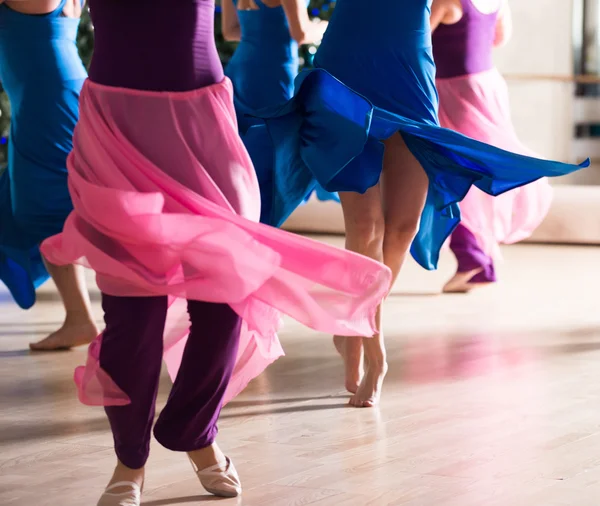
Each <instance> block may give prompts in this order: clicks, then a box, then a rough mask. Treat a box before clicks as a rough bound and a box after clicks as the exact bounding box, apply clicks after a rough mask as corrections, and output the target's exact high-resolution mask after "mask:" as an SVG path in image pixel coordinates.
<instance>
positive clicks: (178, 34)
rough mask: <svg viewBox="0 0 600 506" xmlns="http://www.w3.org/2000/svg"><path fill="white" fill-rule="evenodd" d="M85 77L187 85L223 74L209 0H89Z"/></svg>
mask: <svg viewBox="0 0 600 506" xmlns="http://www.w3.org/2000/svg"><path fill="white" fill-rule="evenodd" d="M89 5H90V14H91V16H92V21H93V22H94V27H95V44H94V55H93V57H92V63H91V67H90V72H89V76H90V79H91V80H92V81H94V82H96V83H99V84H104V85H106V86H117V87H122V88H130V89H137V90H148V91H189V90H193V89H197V88H201V87H203V86H209V85H211V84H215V83H217V82H220V81H221V80H222V79H223V67H222V66H221V62H220V60H219V54H218V53H217V48H216V46H215V41H214V7H215V5H214V0H177V1H176V2H165V1H164V0H89Z"/></svg>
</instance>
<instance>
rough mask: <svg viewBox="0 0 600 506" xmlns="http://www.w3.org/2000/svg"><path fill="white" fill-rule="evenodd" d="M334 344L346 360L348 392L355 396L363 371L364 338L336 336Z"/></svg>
mask: <svg viewBox="0 0 600 506" xmlns="http://www.w3.org/2000/svg"><path fill="white" fill-rule="evenodd" d="M333 344H334V345H335V349H336V350H337V351H338V353H339V354H340V355H341V356H342V359H343V360H344V369H345V375H346V381H345V386H346V390H348V392H350V393H351V394H355V393H356V392H357V390H358V385H359V384H360V380H361V377H362V370H363V362H362V361H363V347H362V337H343V336H334V337H333Z"/></svg>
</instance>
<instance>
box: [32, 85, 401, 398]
mask: <svg viewBox="0 0 600 506" xmlns="http://www.w3.org/2000/svg"><path fill="white" fill-rule="evenodd" d="M68 170H69V189H70V192H71V196H72V199H73V204H74V209H75V210H74V211H73V213H72V214H71V215H70V216H69V218H68V219H67V221H66V224H65V227H64V230H63V232H62V233H61V234H59V235H57V236H54V237H51V238H50V239H48V240H47V241H45V242H44V243H43V245H42V251H43V253H44V255H45V256H46V258H47V259H48V260H49V261H50V262H52V263H54V264H58V265H65V264H71V263H76V264H82V265H85V266H87V267H89V268H91V269H93V270H94V271H96V276H97V283H98V286H99V287H100V289H101V290H102V291H103V292H104V293H107V294H109V295H115V296H153V295H167V296H169V297H170V302H171V305H170V308H169V315H168V321H167V330H166V332H165V360H166V362H167V366H168V369H169V372H170V374H171V376H172V377H174V376H175V375H176V374H177V370H178V368H179V364H180V361H181V356H182V352H183V348H184V345H185V339H186V338H187V333H188V327H189V322H188V318H187V313H186V310H185V299H192V300H203V301H209V302H218V303H226V304H229V305H230V306H231V307H232V308H233V309H234V310H235V311H236V312H237V313H238V314H239V315H240V316H241V317H242V319H243V326H242V327H243V328H242V334H241V338H240V351H239V355H238V362H237V364H236V369H235V372H234V376H233V378H232V380H231V383H230V386H229V391H228V393H227V396H226V397H227V398H226V400H230V399H231V398H232V397H233V396H235V395H236V394H237V393H239V392H240V391H241V390H242V389H243V388H244V387H245V386H246V385H247V383H248V382H249V381H250V380H252V379H253V378H254V377H256V376H257V375H259V374H260V373H261V372H262V371H263V370H264V369H265V368H266V367H267V366H268V365H269V364H270V363H272V362H273V361H274V360H276V359H277V358H278V357H280V356H281V355H282V354H283V350H282V348H281V345H280V343H279V340H278V338H277V334H276V331H277V329H278V328H279V327H280V324H281V317H282V315H288V316H290V317H292V318H294V319H296V320H297V321H299V322H301V323H303V324H305V325H306V326H308V327H311V328H313V329H316V330H319V331H322V332H327V333H330V334H341V335H362V336H371V335H373V334H374V333H375V331H376V328H375V312H376V308H377V306H378V305H379V304H380V303H381V301H382V300H383V298H384V297H385V296H386V294H387V292H388V289H389V284H390V279H391V274H390V271H389V270H388V269H387V268H386V267H385V266H383V265H381V264H379V263H378V262H375V261H373V260H370V259H368V258H365V257H362V256H360V255H357V254H354V253H351V252H348V251H344V250H341V249H338V248H334V247H331V246H327V245H325V244H322V243H319V242H316V241H312V240H309V239H306V238H303V237H299V236H296V235H293V234H290V233H288V232H284V231H282V230H278V229H275V228H272V227H268V226H265V225H262V224H259V223H257V221H258V219H259V215H260V195H259V189H258V183H257V179H256V175H255V173H254V168H253V166H252V163H251V161H250V158H249V157H248V154H247V152H246V150H245V148H244V146H243V144H242V142H241V140H240V138H239V136H238V134H237V124H236V119H235V112H234V109H233V101H232V87H231V83H230V82H229V81H228V80H224V81H223V82H221V83H219V84H216V85H213V86H210V87H207V88H202V89H200V90H196V91H192V92H185V93H170V92H162V93H158V92H143V91H137V90H136V91H134V90H126V89H119V88H111V87H105V86H101V85H98V84H95V83H93V82H91V81H89V80H88V81H87V82H86V84H85V86H84V88H83V90H82V94H81V99H80V120H79V123H78V125H77V127H76V130H75V134H74V147H73V151H72V153H71V155H70V156H69V159H68ZM215 339H218V336H215ZM101 344H102V336H99V337H98V338H97V339H96V341H94V342H93V343H92V344H91V346H90V348H89V353H88V360H87V363H86V365H85V366H84V367H81V368H78V370H77V371H76V374H75V379H76V383H77V386H78V391H79V397H80V399H81V401H82V402H84V403H85V404H91V405H123V404H127V403H128V402H129V399H128V398H127V396H126V394H125V393H124V392H122V391H121V390H120V389H119V388H118V386H117V385H116V384H115V383H114V382H113V381H112V379H111V378H110V377H109V376H108V374H106V372H105V371H103V370H102V368H101V367H100V365H99V362H98V358H99V350H100V347H101Z"/></svg>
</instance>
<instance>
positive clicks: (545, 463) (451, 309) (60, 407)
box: [0, 246, 600, 506]
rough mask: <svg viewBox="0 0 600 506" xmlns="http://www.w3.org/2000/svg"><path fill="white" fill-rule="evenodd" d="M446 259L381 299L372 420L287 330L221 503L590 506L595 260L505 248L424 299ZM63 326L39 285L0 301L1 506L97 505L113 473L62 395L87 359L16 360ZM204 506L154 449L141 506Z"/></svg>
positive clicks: (308, 342) (597, 494)
mask: <svg viewBox="0 0 600 506" xmlns="http://www.w3.org/2000/svg"><path fill="white" fill-rule="evenodd" d="M448 256H449V255H447V254H446V256H445V258H444V261H443V262H442V266H441V269H440V271H439V272H436V273H428V272H425V271H422V270H420V269H418V268H417V267H416V266H415V265H414V264H412V263H411V264H410V265H409V266H408V267H407V269H406V271H405V273H404V275H403V277H402V279H401V280H400V282H399V284H398V286H397V287H396V290H395V293H394V295H393V297H391V298H390V300H389V302H388V304H387V313H386V315H385V329H386V331H387V342H388V346H389V360H390V374H389V377H388V380H387V383H386V385H385V391H384V398H383V402H382V404H381V407H380V409H372V410H369V409H362V410H357V409H352V408H348V407H346V406H345V404H346V402H347V396H346V395H345V394H344V392H343V391H342V389H341V388H340V385H342V369H341V366H340V361H339V360H338V357H337V356H336V355H335V353H334V350H333V347H332V345H331V339H330V337H329V336H326V335H320V334H317V333H315V332H311V331H308V330H306V329H304V328H301V327H300V326H299V325H297V324H295V323H293V322H288V323H287V324H286V327H285V329H284V331H283V332H282V333H281V340H282V341H283V343H284V347H285V348H286V352H287V357H285V358H284V359H281V360H280V361H279V362H278V363H276V364H274V365H273V366H272V367H271V368H270V370H269V371H268V372H267V373H266V374H264V375H263V376H262V377H260V378H258V379H257V380H256V381H255V382H254V383H252V384H251V386H250V387H249V388H248V389H247V390H246V391H245V392H244V393H243V394H242V395H241V396H239V397H238V398H237V399H236V400H235V401H234V402H232V403H231V404H230V405H229V406H227V407H226V408H225V409H224V411H223V415H222V420H221V424H220V428H221V432H220V439H219V441H220V443H221V445H222V447H223V448H224V449H225V450H226V451H227V453H229V454H230V455H231V456H232V457H233V459H234V460H235V462H236V465H237V467H238V470H239V471H240V474H241V476H242V480H243V485H244V489H245V490H244V497H243V499H240V500H239V501H237V500H229V501H224V502H223V504H224V505H227V504H243V505H252V506H271V505H273V506H287V505H290V506H291V505H307V504H315V505H319V506H366V505H373V506H385V505H402V506H404V505H411V506H567V505H568V506H598V504H600V269H599V268H598V262H599V260H600V250H599V249H597V248H592V247H588V248H586V247H548V246H516V247H511V248H507V249H506V250H505V263H504V264H503V265H501V266H500V269H499V270H500V275H501V277H502V281H503V282H502V283H500V284H498V285H497V286H494V287H490V288H486V289H483V290H481V291H480V292H477V293H474V294H471V295H468V296H456V295H453V296H439V295H437V294H436V291H437V290H438V287H439V286H440V285H441V283H442V281H443V280H444V279H445V278H446V276H448V275H449V274H451V272H452V269H453V263H452V261H451V259H450V258H448ZM94 299H95V301H96V304H97V301H98V294H97V291H96V292H94ZM97 315H98V318H100V316H101V313H100V311H99V310H98V312H97ZM61 319H62V312H61V309H60V305H59V301H58V298H57V296H56V294H55V293H54V291H53V288H52V286H48V287H46V288H45V289H44V290H43V291H42V292H41V293H40V297H39V303H38V304H37V306H36V307H35V308H34V309H33V310H31V311H28V312H22V311H19V310H17V309H16V308H15V306H14V305H13V304H12V303H11V302H10V300H9V298H8V296H7V294H6V293H0V375H1V380H0V505H2V506H9V505H10V506H95V504H96V500H97V498H98V496H99V494H100V492H101V490H102V489H103V487H104V485H105V483H106V481H107V479H108V477H109V474H110V473H111V470H112V466H113V464H114V456H113V453H112V450H111V436H110V432H109V429H108V425H107V422H106V419H105V417H104V413H103V411H102V410H101V409H96V408H89V407H85V406H82V405H80V404H79V403H78V401H77V399H76V397H75V395H74V389H73V385H72V382H71V376H72V372H73V368H74V367H75V366H76V365H78V364H81V363H83V361H84V356H85V351H84V350H77V351H73V352H64V353H55V354H30V353H29V352H28V351H26V345H27V343H28V341H30V340H33V339H38V338H40V337H42V336H43V335H44V334H46V333H47V332H49V331H51V330H53V329H55V328H56V327H57V326H58V325H59V323H60V322H61ZM168 388H169V382H168V379H167V377H166V376H165V377H164V378H163V382H162V388H161V399H160V402H161V404H162V403H163V402H164V400H165V395H166V393H167V392H168ZM209 500H214V499H213V498H210V497H209V496H205V495H203V491H202V489H201V488H200V486H199V484H197V483H196V481H195V477H194V476H193V474H192V471H191V468H190V466H189V464H188V462H187V460H186V458H185V456H183V455H181V454H174V453H170V452H168V451H166V450H165V449H163V448H161V447H160V446H159V445H158V444H154V446H153V448H152V455H151V458H150V461H149V467H148V477H147V484H146V492H145V500H144V503H143V504H145V505H146V506H167V505H178V504H182V505H193V504H200V503H203V502H204V501H209Z"/></svg>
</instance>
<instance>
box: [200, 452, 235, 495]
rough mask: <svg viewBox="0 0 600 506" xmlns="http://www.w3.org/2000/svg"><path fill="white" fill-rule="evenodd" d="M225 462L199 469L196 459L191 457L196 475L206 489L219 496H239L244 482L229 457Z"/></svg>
mask: <svg viewBox="0 0 600 506" xmlns="http://www.w3.org/2000/svg"><path fill="white" fill-rule="evenodd" d="M225 459H226V460H225V462H221V463H220V464H216V465H214V466H210V467H207V468H206V469H202V470H199V469H198V467H197V466H196V464H194V461H193V460H192V459H190V462H191V463H192V467H193V468H194V471H195V472H196V476H198V479H199V480H200V483H201V484H202V486H203V487H204V489H205V490H206V491H207V492H208V493H209V494H212V495H216V496H217V497H237V496H239V495H241V494H242V484H241V483H240V477H239V476H238V473H237V471H236V470H235V466H234V465H233V462H231V459H230V458H229V457H225Z"/></svg>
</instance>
